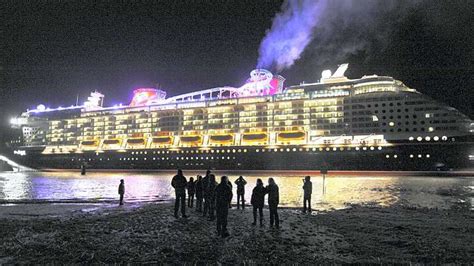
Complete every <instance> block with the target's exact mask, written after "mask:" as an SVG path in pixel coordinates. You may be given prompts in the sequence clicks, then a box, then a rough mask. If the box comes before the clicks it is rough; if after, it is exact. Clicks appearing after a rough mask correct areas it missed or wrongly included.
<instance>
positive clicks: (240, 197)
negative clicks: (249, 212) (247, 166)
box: [234, 176, 247, 209]
mask: <svg viewBox="0 0 474 266" xmlns="http://www.w3.org/2000/svg"><path fill="white" fill-rule="evenodd" d="M234 183H235V184H236V185H237V209H239V208H240V206H239V205H240V202H242V209H245V197H244V195H245V185H247V181H245V179H244V178H243V177H242V176H239V178H237V180H235V182H234Z"/></svg>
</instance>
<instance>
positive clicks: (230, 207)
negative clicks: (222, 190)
mask: <svg viewBox="0 0 474 266" xmlns="http://www.w3.org/2000/svg"><path fill="white" fill-rule="evenodd" d="M227 185H228V186H229V187H230V190H231V191H232V182H230V180H229V178H227ZM232 196H233V195H232ZM229 209H232V198H230V200H229Z"/></svg>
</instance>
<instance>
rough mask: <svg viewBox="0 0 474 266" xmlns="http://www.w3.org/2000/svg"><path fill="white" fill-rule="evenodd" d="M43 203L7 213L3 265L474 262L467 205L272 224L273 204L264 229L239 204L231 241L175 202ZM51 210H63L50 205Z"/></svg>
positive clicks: (292, 215)
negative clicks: (179, 212)
mask: <svg viewBox="0 0 474 266" xmlns="http://www.w3.org/2000/svg"><path fill="white" fill-rule="evenodd" d="M35 205H36V207H35V206H31V205H28V204H20V205H15V207H14V208H12V209H10V214H8V212H7V211H4V210H2V212H1V213H3V214H2V215H0V231H1V232H2V234H1V236H0V240H1V242H0V243H1V244H0V264H3V263H113V262H142V263H143V262H147V263H180V264H181V263H200V262H203V263H206V262H208V263H232V264H236V263H250V264H261V263H304V264H309V263H322V262H325V263H381V262H382V263H408V262H417V263H435V262H436V263H473V262H474V253H473V252H472V251H473V250H474V243H473V241H472V239H474V213H473V212H472V211H470V210H466V209H452V210H436V209H418V208H407V207H402V206H398V207H388V208H382V207H367V206H366V207H363V206H352V207H350V208H349V209H345V210H338V211H333V212H324V213H315V212H314V213H313V214H312V215H308V214H302V213H301V212H300V210H297V209H282V210H280V217H281V220H282V224H281V229H280V230H272V229H270V228H269V227H268V211H267V210H266V211H265V212H264V215H265V220H266V221H265V227H260V226H252V225H251V222H252V212H251V209H250V208H247V209H246V210H245V211H243V212H242V211H240V210H236V209H235V208H234V209H232V210H231V211H230V214H229V231H230V233H231V236H230V237H228V238H226V239H222V238H220V237H218V236H216V232H215V231H216V230H215V222H209V221H207V220H206V219H204V218H202V217H201V216H200V215H199V214H198V213H196V212H195V211H194V210H190V211H188V214H189V215H190V217H189V218H187V219H184V218H180V219H175V218H174V217H173V216H172V205H171V204H170V203H160V204H147V205H144V206H142V207H140V208H136V206H130V205H128V206H127V205H126V206H125V207H116V206H108V207H102V208H98V209H97V208H96V209H94V208H95V207H94V206H90V205H87V206H84V208H83V209H85V211H81V210H79V208H77V205H76V207H71V208H69V209H68V207H67V206H69V205H67V204H66V205H64V206H66V207H60V208H59V209H58V208H57V206H56V207H55V206H54V205H51V204H45V206H42V207H38V206H39V205H38V204H35ZM48 206H49V207H48ZM51 206H53V209H56V210H58V211H56V212H52V213H51V211H49V212H48V211H45V210H47V209H48V208H50V207H51ZM4 208H8V207H6V206H2V207H1V208H0V209H4ZM32 208H33V209H34V208H36V215H31V209H32ZM42 208H43V210H42V211H41V209H42ZM12 210H15V211H12ZM22 210H23V211H22ZM91 210H92V211H91ZM12 212H13V213H14V214H13V215H11V213H12ZM42 212H43V214H44V215H41V213H42ZM22 213H23V214H30V215H21V214H22Z"/></svg>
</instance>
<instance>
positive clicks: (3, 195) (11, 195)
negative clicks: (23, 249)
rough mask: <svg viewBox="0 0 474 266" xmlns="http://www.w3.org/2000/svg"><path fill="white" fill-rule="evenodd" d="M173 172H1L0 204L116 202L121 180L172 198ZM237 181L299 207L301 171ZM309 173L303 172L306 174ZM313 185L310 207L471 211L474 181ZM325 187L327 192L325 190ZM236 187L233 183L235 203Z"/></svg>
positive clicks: (393, 178) (134, 195) (143, 197)
mask: <svg viewBox="0 0 474 266" xmlns="http://www.w3.org/2000/svg"><path fill="white" fill-rule="evenodd" d="M174 174H175V173H174V172H171V171H159V172H89V173H87V175H86V176H81V175H80V174H79V173H78V172H24V173H13V172H0V201H1V202H3V203H9V202H18V201H21V202H30V201H54V202H63V201H66V202H104V203H105V202H115V201H116V200H117V196H118V195H117V188H118V184H119V180H120V179H124V180H125V187H126V193H125V199H126V201H127V202H135V203H136V202H150V201H160V200H170V199H173V198H174V192H173V189H172V187H171V185H170V181H171V177H172V176H173V175H174ZM184 174H185V176H187V177H188V178H189V177H190V176H193V177H196V175H197V174H201V175H204V172H202V171H184ZM224 174H225V175H228V176H229V177H230V179H231V181H232V182H233V181H235V179H237V177H238V176H239V175H243V176H244V177H245V179H246V180H247V182H248V185H247V186H246V193H245V198H246V201H247V203H250V196H251V191H252V189H253V187H254V185H255V182H256V179H257V178H262V180H263V181H264V183H265V184H267V180H268V178H269V177H273V178H274V179H275V181H276V183H277V184H278V185H279V187H280V202H281V206H286V207H295V206H301V204H302V200H303V199H302V197H303V191H302V185H303V182H302V178H303V173H285V172H275V171H271V172H265V171H259V172H225V171H217V172H216V175H217V176H220V175H224ZM306 174H308V173H304V175H306ZM309 174H310V175H311V176H312V182H313V196H312V205H313V208H314V209H318V210H330V209H340V208H345V207H347V206H348V205H350V204H363V205H379V206H390V205H394V204H404V205H409V206H415V207H429V208H453V207H464V208H472V206H473V205H474V192H473V190H474V178H472V177H426V176H423V177H415V176H399V175H390V174H387V173H381V174H375V175H374V174H371V175H370V176H365V175H363V174H351V175H348V174H346V175H344V174H341V175H339V174H338V175H334V174H332V175H330V176H328V177H326V178H325V179H324V180H323V178H322V177H321V176H320V174H319V172H310V173H309ZM323 183H324V186H325V190H324V191H323ZM235 189H236V186H235V185H234V202H235V199H236V196H235Z"/></svg>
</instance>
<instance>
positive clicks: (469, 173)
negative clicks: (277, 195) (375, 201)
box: [5, 168, 474, 177]
mask: <svg viewBox="0 0 474 266" xmlns="http://www.w3.org/2000/svg"><path fill="white" fill-rule="evenodd" d="M172 171H176V169H87V172H91V173H103V172H113V173H120V172H124V173H154V172H156V173H160V172H166V173H168V172H172ZM183 171H188V172H199V171H201V172H205V170H202V169H184V170H183ZM212 171H214V172H215V173H219V172H226V173H227V172H230V173H234V172H235V173H239V174H242V173H244V174H245V173H247V174H258V173H278V174H289V175H290V176H301V175H321V172H320V171H319V170H219V169H217V170H216V169H212ZM5 172H6V173H18V172H15V171H5ZM26 172H53V173H55V172H68V173H69V172H74V173H80V171H79V169H53V168H44V169H37V170H34V171H26ZM20 173H21V172H20ZM334 175H344V176H360V175H367V176H377V175H391V176H400V177H403V176H410V177H413V176H416V177H423V176H429V177H474V169H468V170H455V171H371V170H367V171H361V170H330V171H329V172H328V174H327V175H326V176H328V177H331V176H334ZM85 176H87V174H86V175H85Z"/></svg>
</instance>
